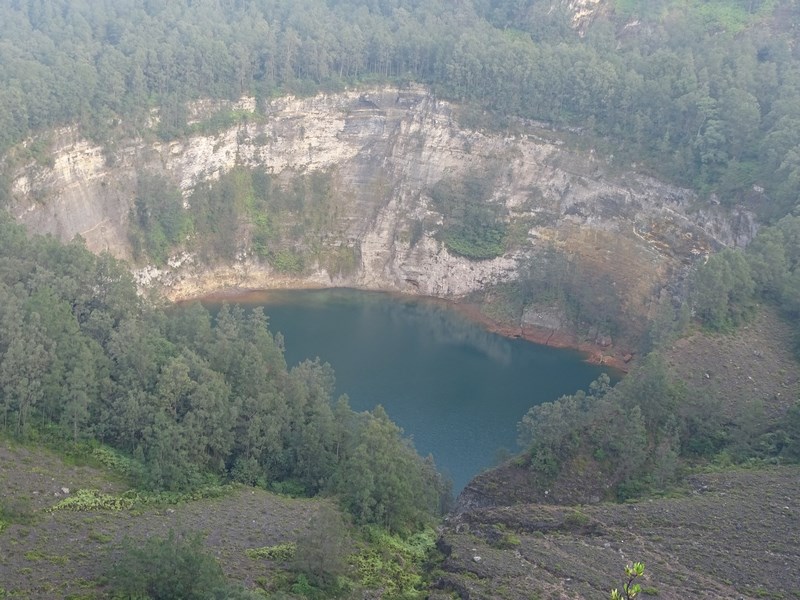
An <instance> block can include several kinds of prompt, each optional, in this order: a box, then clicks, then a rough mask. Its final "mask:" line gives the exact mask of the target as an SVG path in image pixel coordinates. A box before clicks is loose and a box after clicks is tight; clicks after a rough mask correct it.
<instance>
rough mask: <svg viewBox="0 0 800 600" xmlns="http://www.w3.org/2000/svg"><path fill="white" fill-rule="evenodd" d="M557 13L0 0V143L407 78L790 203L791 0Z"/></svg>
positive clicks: (794, 136) (723, 195)
mask: <svg viewBox="0 0 800 600" xmlns="http://www.w3.org/2000/svg"><path fill="white" fill-rule="evenodd" d="M609 7H610V8H609ZM572 16H573V15H572V13H571V12H570V11H569V10H568V8H567V7H566V5H565V3H553V2H550V1H534V0H529V1H526V2H517V1H511V0H508V1H506V0H497V1H492V2H488V1H485V0H474V1H471V2H459V3H458V6H457V9H456V10H454V7H453V5H452V3H449V2H445V1H443V0H433V1H431V2H424V3H423V2H417V1H415V0H380V1H378V0H370V1H366V0H365V1H355V0H350V1H349V0H327V1H323V0H304V1H302V2H297V1H284V0H259V1H257V2H236V1H230V2H227V1H225V2H220V1H216V0H213V1H212V0H209V1H205V0H204V1H200V2H194V1H192V2H189V1H181V2H165V1H160V0H126V1H123V2H100V1H84V2H67V1H66V0H62V1H54V2H41V1H39V0H29V1H23V0H18V1H14V2H9V3H6V4H5V5H4V6H3V7H1V8H0V38H2V40H3V43H2V45H0V83H2V85H1V86H0V148H3V149H5V148H8V147H10V146H11V145H13V144H15V143H17V142H19V141H21V140H22V139H24V138H25V137H26V136H28V135H30V134H31V133H33V132H37V131H40V130H41V129H43V128H46V127H51V126H54V125H59V124H68V123H75V122H77V123H80V124H81V125H82V127H83V128H84V130H85V132H86V133H87V134H89V135H91V136H93V137H94V138H95V139H98V140H100V141H102V142H104V143H113V142H112V141H111V140H113V138H114V136H115V135H116V132H115V130H116V128H118V127H119V126H122V127H125V128H127V129H129V131H128V133H136V132H137V131H138V130H139V129H138V126H140V125H142V124H144V123H145V122H147V120H148V118H149V117H150V115H151V110H152V109H159V114H160V133H161V135H163V136H165V137H170V136H174V135H177V134H180V133H181V132H182V131H184V130H185V127H186V102H187V101H188V100H190V99H195V98H200V97H212V98H228V99H234V98H238V97H240V96H242V95H245V94H252V95H255V96H256V97H257V98H259V99H265V98H269V97H271V96H274V95H277V94H284V93H294V94H311V93H314V92H317V91H320V90H338V89H341V88H342V87H343V86H347V85H352V84H359V83H370V82H373V83H374V82H378V81H393V82H399V83H402V82H404V81H405V82H407V81H417V82H422V83H425V84H428V85H430V86H431V87H432V88H433V89H434V90H435V91H436V93H438V94H440V95H442V96H444V97H447V98H452V99H454V100H458V101H461V102H467V103H469V104H470V105H471V106H473V107H475V109H476V110H474V111H472V112H469V111H468V112H467V113H466V114H465V115H464V116H463V118H464V119H466V120H467V121H468V124H469V125H472V126H508V125H510V124H511V123H512V122H513V118H514V117H522V118H526V119H535V120H539V121H543V122H546V123H550V124H552V125H553V126H557V127H570V128H579V129H580V130H582V131H583V132H584V133H585V134H593V135H595V136H597V137H598V138H600V140H605V150H608V151H609V152H613V154H614V155H615V157H617V158H618V159H619V160H621V161H626V162H629V161H630V160H636V161H640V162H641V161H644V162H645V163H646V164H649V165H650V166H651V168H652V169H654V170H655V171H656V172H658V173H659V174H660V175H662V176H665V177H668V178H670V179H672V180H674V181H678V182H681V183H684V184H688V185H691V186H693V187H696V188H697V189H700V190H702V191H703V192H704V193H706V194H712V193H713V194H716V197H717V198H718V199H719V201H721V202H724V203H737V202H751V203H753V206H754V207H755V208H757V209H758V210H759V211H760V212H761V214H762V215H763V216H764V217H765V218H770V219H774V218H778V217H780V216H782V215H784V214H786V213H787V212H789V211H790V210H791V209H792V208H793V207H794V206H795V204H796V203H797V185H798V182H800V152H798V146H797V140H798V139H800V113H798V107H799V106H800V69H799V68H798V56H797V52H798V50H797V47H798V46H797V44H796V40H795V39H793V37H792V36H796V35H797V33H796V31H794V30H793V29H792V28H791V26H790V25H791V23H793V22H797V20H798V19H800V7H798V5H797V3H796V2H793V1H789V0H782V1H777V0H772V1H767V0H758V1H752V0H729V1H727V2H722V1H719V0H715V1H712V2H699V1H696V0H695V1H691V2H684V3H675V2H667V1H665V0H662V1H659V2H641V1H636V0H626V1H621V0H620V1H617V2H614V3H609V5H608V6H607V7H606V9H605V10H604V11H602V12H601V14H600V15H599V16H598V17H597V19H596V20H595V22H594V23H592V25H591V27H589V28H588V29H587V31H586V33H585V35H583V36H581V35H580V34H579V32H578V31H576V30H575V29H574V28H573V27H571V19H572ZM484 109H488V110H489V112H482V111H483V110H484ZM137 124H138V126H137ZM598 143H601V142H600V141H598ZM29 150H30V152H31V153H33V154H34V155H35V154H36V153H37V152H41V148H38V147H37V146H36V145H35V144H34V145H33V147H30V148H29Z"/></svg>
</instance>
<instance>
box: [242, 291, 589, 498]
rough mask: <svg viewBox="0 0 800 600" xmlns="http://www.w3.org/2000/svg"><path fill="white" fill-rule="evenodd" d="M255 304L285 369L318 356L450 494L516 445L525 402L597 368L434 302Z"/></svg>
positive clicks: (283, 300)
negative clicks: (430, 459)
mask: <svg viewBox="0 0 800 600" xmlns="http://www.w3.org/2000/svg"><path fill="white" fill-rule="evenodd" d="M235 301H236V303H240V304H242V305H245V306H263V307H264V311H265V312H266V314H267V315H268V317H269V320H270V329H271V330H272V331H273V333H275V332H281V333H282V334H283V335H284V337H285V345H286V361H287V363H288V364H289V366H290V367H291V366H293V365H295V364H297V363H298V362H300V361H302V360H304V359H306V358H314V357H319V358H321V359H322V360H323V361H326V362H329V363H330V364H331V365H332V366H333V368H334V369H335V371H336V380H337V392H339V393H346V394H347V395H348V396H349V397H350V402H351V405H352V407H353V408H354V409H356V410H369V409H372V408H373V407H374V406H375V405H377V404H382V405H383V406H384V407H385V408H386V411H387V412H388V413H389V415H390V416H391V417H392V419H394V420H395V421H396V422H397V423H398V424H399V425H400V426H401V427H402V428H403V429H404V430H405V432H406V434H408V435H410V436H412V437H413V439H414V444H415V446H416V448H417V450H418V451H419V452H420V453H421V454H428V453H431V454H433V456H434V458H435V459H436V464H437V466H438V467H439V468H440V469H441V470H442V471H443V472H444V473H446V474H447V475H449V476H450V477H452V478H453V480H454V485H455V489H456V491H458V490H460V489H461V488H462V487H463V486H464V485H465V484H466V483H467V481H468V480H469V479H470V478H471V477H472V476H473V475H475V474H476V473H478V472H479V471H480V470H482V469H483V468H485V467H487V466H489V465H490V464H491V462H492V458H493V456H494V455H495V454H496V452H497V450H498V449H500V448H506V449H509V450H512V451H516V450H517V448H516V423H517V422H518V421H519V420H520V419H521V418H522V416H523V415H524V414H525V412H526V411H527V410H528V408H530V407H531V406H533V405H535V404H539V403H541V402H544V401H548V400H554V399H556V398H558V397H559V396H561V395H563V394H565V393H572V392H574V391H575V390H576V389H580V388H584V387H586V386H588V384H589V383H590V382H591V381H592V380H593V379H594V378H596V377H597V376H598V375H599V374H600V372H601V370H600V369H599V368H598V367H594V366H591V365H588V364H586V363H585V362H583V361H582V360H581V357H580V356H579V355H578V354H576V353H574V352H570V351H565V350H558V349H554V348H549V347H545V346H539V345H536V344H531V343H529V342H525V341H523V340H515V339H507V338H503V337H502V336H499V335H496V334H493V333H490V332H488V331H486V330H485V329H483V328H482V327H481V326H480V325H478V324H476V323H474V322H472V321H470V320H468V319H467V318H466V317H464V316H462V315H460V314H458V313H456V312H455V311H453V310H452V309H450V308H448V307H447V306H446V305H444V304H442V303H440V302H432V301H425V300H418V299H409V298H405V297H400V298H398V297H395V296H390V295H386V294H379V293H368V292H357V291H353V290H323V291H268V292H258V293H252V294H247V295H245V296H239V297H236V299H235Z"/></svg>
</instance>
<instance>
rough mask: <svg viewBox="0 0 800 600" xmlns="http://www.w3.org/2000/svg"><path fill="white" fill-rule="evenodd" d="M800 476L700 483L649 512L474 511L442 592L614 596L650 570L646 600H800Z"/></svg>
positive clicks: (623, 508)
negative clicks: (631, 569)
mask: <svg viewBox="0 0 800 600" xmlns="http://www.w3.org/2000/svg"><path fill="white" fill-rule="evenodd" d="M799 475H800V471H798V469H797V467H782V468H775V469H769V470H761V471H732V472H726V473H716V474H707V475H698V476H693V477H691V478H689V480H688V481H687V482H686V486H685V489H684V490H683V491H682V493H681V494H680V495H675V496H673V497H669V498H657V499H651V500H646V501H642V502H638V503H628V504H602V505H596V506H580V507H578V506H576V507H571V508H570V507H557V506H553V505H542V504H519V505H516V506H513V507H506V508H497V507H494V508H484V509H473V510H470V511H467V512H465V513H462V514H459V515H458V516H455V517H451V518H450V519H448V520H447V522H446V524H445V527H444V532H443V535H442V538H441V540H440V548H441V549H442V550H443V551H444V552H445V554H446V555H447V558H446V560H445V563H444V573H443V575H442V577H441V580H440V582H439V585H440V587H441V588H442V589H443V590H453V591H455V592H457V593H458V594H459V596H460V597H461V598H471V599H473V600H477V599H484V598H485V599H489V598H506V599H509V600H511V599H520V600H522V599H528V598H553V599H555V598H602V597H607V596H608V592H609V590H610V589H612V588H615V587H616V588H620V587H621V585H622V583H623V578H622V573H623V568H624V566H625V565H626V564H629V563H631V562H633V561H642V562H644V563H645V565H646V570H645V577H644V581H642V590H643V596H642V597H653V596H657V597H660V598H687V597H691V598H707V599H712V598H719V599H722V598H764V597H770V598H791V597H796V596H797V595H798V594H800V576H798V573H800V553H799V552H798V547H797V544H796V533H797V520H798V514H799V513H798V511H800V505H798V500H797V499H798V494H800V488H798V482H799V481H800V478H798V476H799ZM754 490H757V492H754Z"/></svg>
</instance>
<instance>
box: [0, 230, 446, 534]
mask: <svg viewBox="0 0 800 600" xmlns="http://www.w3.org/2000/svg"><path fill="white" fill-rule="evenodd" d="M0 245H1V247H2V248H3V252H2V255H0V265H1V266H0V298H1V301H0V356H2V363H0V389H1V390H2V394H0V429H2V434H3V435H8V436H13V437H15V438H18V439H39V438H41V439H52V440H53V441H56V442H57V443H58V445H59V446H68V445H69V443H70V442H71V443H73V444H74V443H90V444H97V443H105V444H107V445H108V446H110V447H112V448H114V449H116V450H117V451H118V452H120V453H121V457H120V458H119V459H118V461H122V462H121V463H120V464H121V465H122V467H121V468H122V470H123V471H124V474H125V475H126V476H127V477H129V478H130V479H131V481H132V482H133V483H134V484H135V485H137V486H139V487H142V488H145V489H154V490H178V491H179V490H187V489H194V488H196V487H198V486H200V485H203V484H212V483H220V482H225V481H238V482H243V483H248V484H254V485H255V484H259V485H262V486H271V487H272V489H275V490H277V491H285V492H291V493H297V494H303V495H313V494H317V493H320V492H325V493H328V494H335V495H337V496H338V497H339V498H340V499H341V501H342V504H343V506H345V507H347V508H348V509H349V510H350V511H351V512H352V514H353V515H354V516H355V518H356V520H358V521H359V522H363V523H377V524H379V525H382V526H385V527H388V528H390V529H393V530H398V531H401V530H406V529H414V528H416V527H417V526H419V525H420V524H422V523H425V522H427V521H428V520H429V519H430V518H431V516H432V515H434V514H436V513H437V512H438V511H439V510H440V508H441V506H442V504H441V503H442V501H443V499H444V498H445V497H446V492H447V490H446V486H445V484H444V482H443V481H442V480H441V478H440V476H439V475H438V473H437V472H436V470H435V467H434V466H433V463H432V461H425V460H423V459H422V458H420V457H419V456H418V455H417V454H416V453H415V452H414V450H413V448H412V446H411V445H410V443H409V442H408V441H407V440H405V439H404V438H403V437H402V434H401V431H400V430H399V428H397V427H396V426H395V425H394V424H393V423H392V422H391V421H390V420H389V419H388V417H387V416H386V414H385V412H384V411H383V410H382V409H381V408H380V407H379V408H377V409H376V410H375V411H374V412H373V413H372V414H368V413H362V414H356V413H354V412H353V411H352V410H351V409H350V408H349V407H348V405H347V400H346V398H340V399H339V400H338V401H335V399H334V398H332V391H333V386H334V380H333V373H332V370H331V368H330V367H329V366H328V365H323V364H320V363H319V362H304V363H301V364H300V365H298V366H296V367H294V368H293V369H291V370H288V369H287V367H286V363H285V361H284V359H283V350H282V341H281V339H280V338H278V339H275V338H274V337H273V336H272V334H271V333H270V332H269V329H268V324H267V319H266V317H265V316H264V314H263V313H262V312H260V311H258V310H255V311H253V312H250V313H247V314H245V313H244V312H243V311H242V310H241V309H238V308H228V307H225V308H223V309H222V310H221V311H220V312H219V314H218V315H217V316H216V317H215V318H212V317H211V316H210V315H209V313H208V312H207V311H206V310H205V309H204V308H202V307H201V306H200V305H197V304H196V305H192V306H189V307H185V308H171V309H169V310H165V309H163V308H159V307H158V306H156V305H155V304H153V303H150V302H146V301H144V300H142V299H141V298H139V297H138V296H137V294H136V289H135V286H134V284H133V280H132V278H131V276H130V274H129V273H128V272H127V271H126V270H125V268H124V266H123V265H121V264H120V263H117V262H116V261H114V260H113V259H111V258H110V257H108V256H100V257H96V256H94V255H92V254H91V253H90V252H88V251H87V250H86V249H85V248H84V247H83V246H82V245H81V244H80V243H74V244H72V245H70V246H66V247H65V246H62V245H61V244H60V243H59V242H57V241H55V240H53V239H52V238H38V237H34V238H32V239H28V238H27V237H26V236H25V234H24V232H23V231H22V230H21V229H20V228H19V227H18V226H16V225H14V224H12V223H10V222H8V220H7V219H4V220H3V221H2V223H0ZM375 402H376V404H378V403H379V402H380V399H378V398H376V399H375ZM112 462H113V461H112Z"/></svg>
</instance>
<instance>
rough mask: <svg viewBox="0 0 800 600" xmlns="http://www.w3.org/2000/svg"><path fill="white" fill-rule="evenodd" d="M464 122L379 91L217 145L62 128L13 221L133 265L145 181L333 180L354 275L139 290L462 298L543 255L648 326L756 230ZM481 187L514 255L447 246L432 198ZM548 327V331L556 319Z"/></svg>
mask: <svg viewBox="0 0 800 600" xmlns="http://www.w3.org/2000/svg"><path fill="white" fill-rule="evenodd" d="M242 107H245V109H248V108H249V109H253V108H254V107H255V104H254V103H253V102H252V101H244V102H241V103H240V104H239V105H238V107H237V108H239V109H242ZM201 108H202V107H201ZM197 110H200V109H197ZM197 110H196V111H195V112H197ZM457 111H458V107H456V106H453V105H451V104H450V103H448V102H445V101H442V100H439V99H437V98H436V97H435V96H433V95H432V94H430V93H429V92H428V91H427V90H425V89H423V88H412V89H404V90H397V89H389V88H385V89H373V90H367V91H364V90H360V91H352V92H346V93H342V94H334V95H318V96H315V97H312V98H304V99H298V98H291V97H288V98H281V99H277V100H274V101H271V102H270V103H268V104H267V105H266V106H264V107H262V108H261V110H259V111H257V112H256V113H254V114H253V117H252V118H251V119H248V120H247V122H246V123H243V124H240V125H237V126H235V127H232V128H230V129H228V130H224V131H221V132H218V133H216V134H213V135H193V136H190V137H187V138H184V139H179V140H175V141H170V142H163V141H158V140H157V138H155V136H151V138H149V139H128V140H118V141H117V142H116V143H115V145H114V146H113V149H112V150H109V149H104V148H102V147H100V146H98V145H96V144H92V143H90V142H89V141H87V140H86V139H83V138H81V136H80V135H79V133H78V132H77V131H76V130H75V129H72V128H65V129H62V130H60V131H57V132H55V134H54V135H53V140H54V143H53V149H52V161H51V163H50V164H49V165H44V166H43V165H41V164H29V165H27V166H24V167H21V168H18V169H17V170H16V171H15V172H14V173H13V179H12V181H13V183H12V195H13V203H12V206H11V209H12V212H13V214H14V215H15V216H16V217H17V218H18V219H19V220H20V221H21V222H23V223H24V224H25V225H26V226H27V227H28V228H29V229H30V230H32V231H36V232H39V233H52V234H54V235H56V236H58V237H60V238H61V239H63V240H69V239H71V238H73V237H74V236H75V235H81V236H82V237H83V238H84V239H85V240H86V244H87V246H88V247H89V248H90V249H91V250H93V251H96V252H100V251H108V252H110V253H111V254H113V255H115V256H117V257H120V258H126V259H129V258H130V257H131V247H130V243H129V241H128V239H129V238H128V233H127V230H128V219H129V215H130V212H131V207H132V206H133V202H134V195H135V189H136V177H137V173H140V172H143V171H147V172H155V173H160V174H163V175H166V176H167V177H169V178H170V179H171V180H173V181H174V182H175V183H176V184H177V185H178V186H179V187H180V189H181V190H182V191H183V193H184V196H185V197H186V198H187V199H188V198H189V197H190V193H191V191H192V189H193V188H194V186H195V185H197V184H198V183H200V182H204V181H208V180H213V179H216V178H219V176H220V175H221V174H223V173H226V172H228V171H230V170H231V169H233V168H234V167H235V166H237V165H241V166H245V167H252V168H259V169H265V170H266V171H268V172H270V173H272V174H275V175H279V176H283V175H286V176H290V175H292V174H299V173H311V172H315V171H324V172H326V173H329V174H331V176H332V177H331V181H333V182H334V188H335V189H334V192H335V194H336V197H337V203H336V214H335V216H334V217H333V224H332V226H331V230H330V231H328V232H326V235H325V239H324V241H323V243H324V245H326V246H327V247H329V248H333V249H335V248H341V247H347V248H353V249H354V250H355V251H356V256H358V257H359V264H358V265H357V267H356V268H355V269H353V270H351V271H350V272H347V273H344V274H343V273H340V272H336V273H332V272H328V270H327V269H326V268H325V267H324V266H323V265H322V264H311V265H307V268H306V269H305V271H304V272H303V273H302V274H301V275H292V276H286V275H282V274H280V273H278V272H276V271H275V269H273V268H272V267H271V266H270V265H269V264H268V263H267V262H265V261H261V260H258V259H257V258H256V257H255V255H254V254H253V253H252V252H250V251H249V249H248V248H247V246H246V244H245V245H243V247H242V249H241V251H240V252H239V253H238V255H237V256H238V258H237V260H236V261H234V262H233V263H230V264H223V265H221V266H220V265H217V266H215V267H214V268H212V267H209V266H208V265H205V264H202V263H201V262H200V261H199V260H198V259H197V257H194V256H191V255H188V254H185V253H182V254H180V255H179V256H176V257H175V258H174V259H173V260H171V261H170V263H169V265H167V266H166V267H162V268H155V267H153V266H147V265H139V266H138V267H137V269H138V274H139V277H140V281H141V282H142V284H143V285H149V286H161V287H162V288H163V290H164V293H165V294H166V295H167V296H168V297H171V298H175V299H177V298H186V297H190V296H196V295H199V294H205V293H208V292H212V291H216V290H220V289H224V288H269V287H296V286H333V285H337V286H353V287H360V288H368V289H381V290H392V291H400V292H405V293H412V294H425V295H431V296H438V297H444V298H458V297H463V296H465V295H466V294H468V293H470V292H473V291H475V290H479V289H483V288H486V287H488V286H491V285H494V284H496V283H498V282H503V281H510V280H513V279H514V278H515V277H516V276H517V274H518V272H519V269H520V266H521V265H526V268H530V265H531V263H532V264H533V267H532V268H534V269H535V268H536V262H535V261H536V257H537V253H538V252H540V251H541V250H543V249H545V248H557V249H558V250H560V251H563V252H564V253H566V254H567V255H568V256H569V257H570V260H575V261H579V262H581V263H582V264H585V265H588V267H589V268H591V269H592V270H593V271H594V272H596V273H601V274H603V276H604V277H608V278H609V280H610V281H611V282H612V283H613V285H615V286H617V287H618V289H621V290H624V293H622V294H621V295H620V297H621V298H622V301H623V302H624V303H625V305H626V310H629V311H631V313H632V314H634V313H635V314H647V312H648V311H649V310H650V304H651V303H652V300H653V298H655V297H657V296H658V295H659V293H661V290H663V289H664V288H665V287H666V286H668V284H669V283H670V281H671V280H673V279H674V278H675V277H677V276H678V274H679V273H680V272H682V271H685V268H686V266H687V265H689V264H690V263H692V262H693V261H695V260H697V259H699V258H701V257H702V256H703V255H705V254H707V253H708V252H710V251H713V250H714V249H715V248H717V247H720V246H723V245H734V244H742V243H746V242H747V241H748V240H749V239H750V237H752V234H753V232H754V230H755V227H754V224H753V220H752V218H751V217H750V216H749V215H747V214H746V213H739V214H738V215H736V216H735V218H731V217H729V216H726V215H723V214H722V213H721V212H718V211H715V210H714V207H711V208H706V209H704V210H703V211H702V212H701V211H697V210H695V209H694V208H693V206H694V205H695V203H696V200H697V199H696V198H695V196H694V194H693V193H692V192H691V191H689V190H686V189H681V188H677V187H674V186H671V185H668V184H665V183H663V182H660V181H658V180H655V179H653V178H650V177H646V176H643V175H640V174H638V173H636V172H635V171H633V170H628V171H624V170H621V169H620V166H619V165H611V164H610V163H609V161H608V159H606V158H604V157H599V156H597V155H595V153H594V152H593V151H591V150H589V151H578V150H575V149H571V148H569V147H567V145H566V144H565V143H563V142H561V141H559V139H558V135H557V134H556V132H553V131H549V130H547V129H546V128H543V127H541V126H540V125H537V124H533V123H529V124H526V123H522V124H518V125H516V126H515V129H514V131H513V132H506V133H495V132H486V131H476V130H471V129H467V128H464V127H461V126H460V125H459V122H458V118H457V116H458V113H457ZM484 172H485V173H491V174H492V182H493V187H492V193H491V197H490V198H487V200H486V201H487V202H493V203H497V204H500V205H502V206H503V207H504V212H505V214H506V217H505V218H506V219H507V220H508V221H509V222H510V224H511V225H512V226H513V228H514V230H515V231H516V232H517V234H516V236H515V241H514V243H513V244H510V245H509V249H508V251H507V252H506V253H505V254H504V255H502V256H500V257H497V258H494V259H491V260H483V261H474V260H469V259H467V258H464V257H460V256H457V255H455V254H452V253H451V252H449V251H448V250H447V249H446V248H445V246H444V244H443V243H442V242H441V239H440V238H441V236H440V235H439V233H440V231H439V228H440V226H441V224H442V215H441V214H439V213H438V212H437V210H436V207H435V206H434V204H433V202H432V199H431V195H430V190H431V189H432V186H434V185H435V184H436V183H437V182H438V181H440V180H442V179H443V178H449V179H451V180H458V179H459V178H463V177H466V176H468V175H474V174H476V173H484ZM419 223H424V224H425V225H424V229H423V231H422V232H421V234H420V235H417V236H416V238H415V236H414V235H413V234H412V230H413V228H414V226H415V224H416V225H418V224H419ZM536 314H537V313H536V311H528V313H527V317H526V318H528V319H533V320H534V321H535V315H536ZM551 316H552V315H551ZM545 321H548V323H545V322H543V323H541V325H542V326H544V327H549V326H550V325H549V321H552V319H551V318H550V319H545ZM529 324H530V325H532V326H536V325H537V323H536V322H533V323H529Z"/></svg>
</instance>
